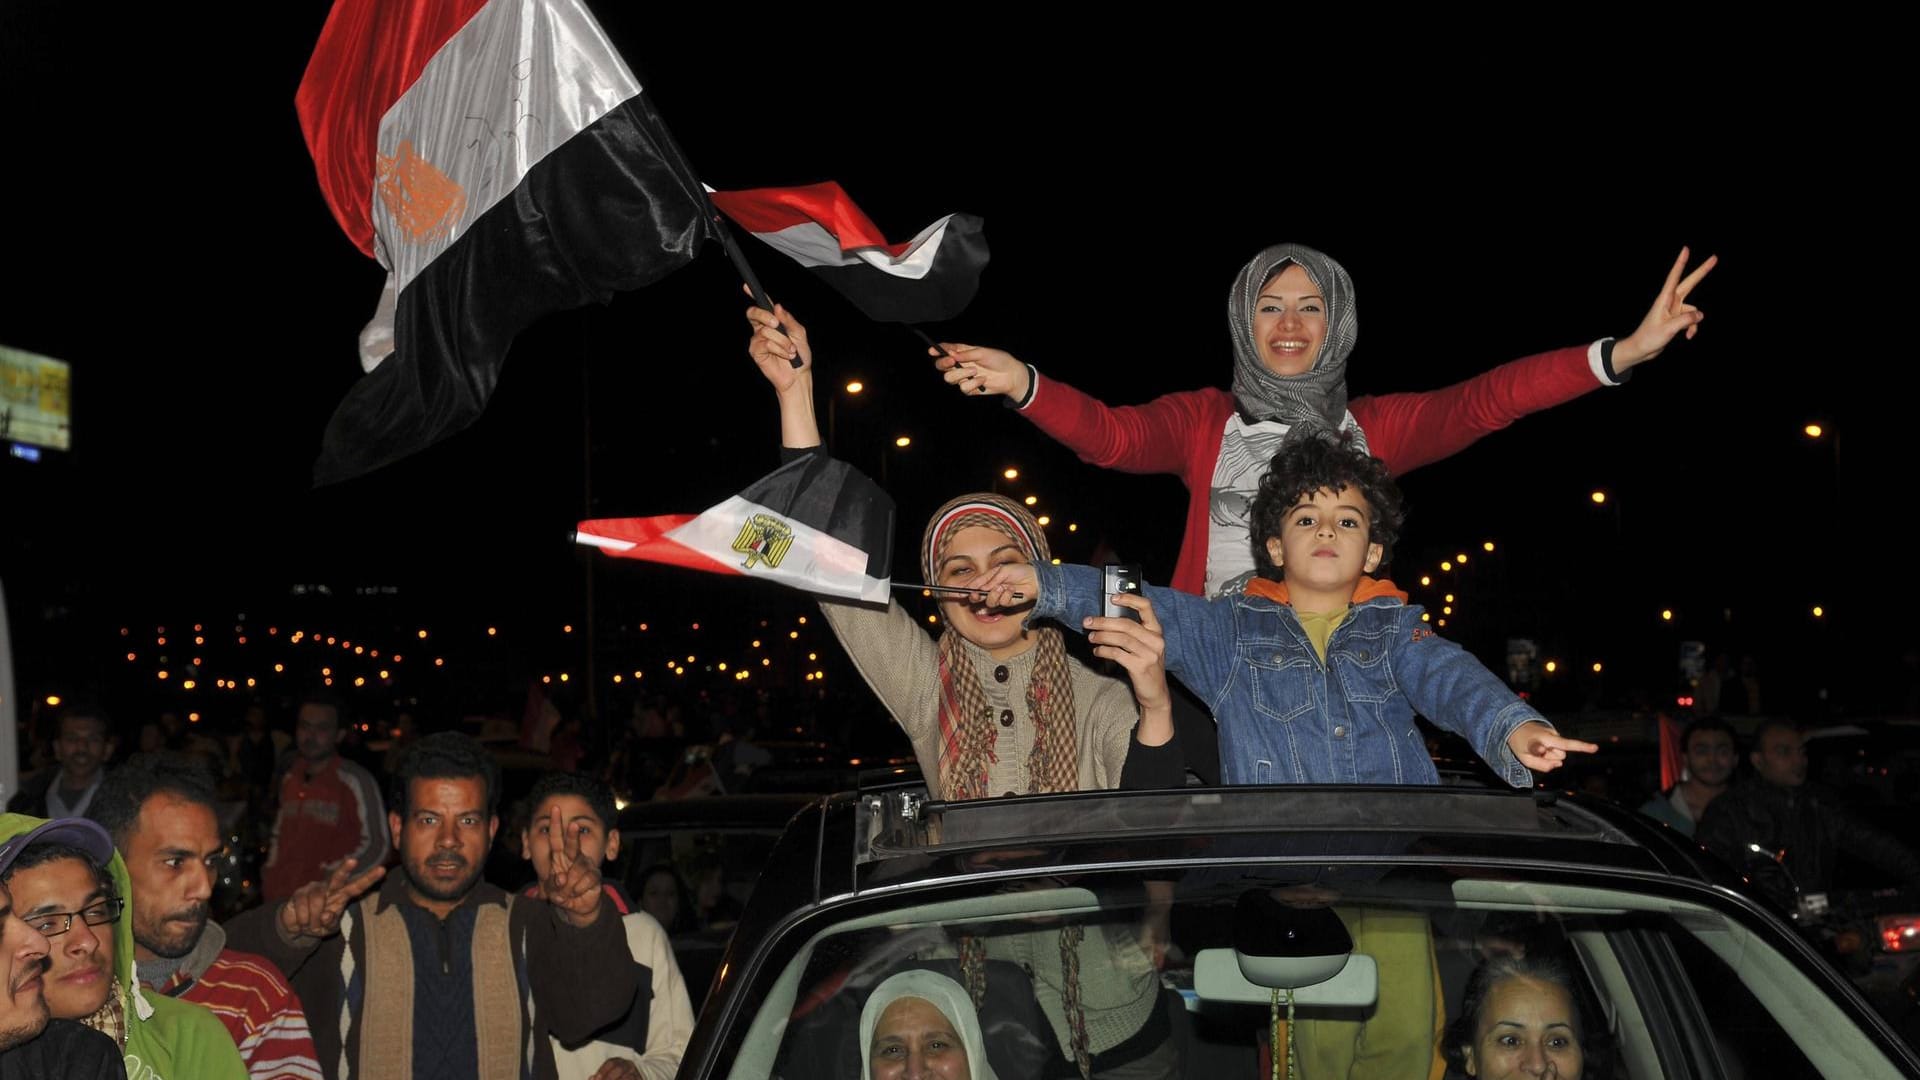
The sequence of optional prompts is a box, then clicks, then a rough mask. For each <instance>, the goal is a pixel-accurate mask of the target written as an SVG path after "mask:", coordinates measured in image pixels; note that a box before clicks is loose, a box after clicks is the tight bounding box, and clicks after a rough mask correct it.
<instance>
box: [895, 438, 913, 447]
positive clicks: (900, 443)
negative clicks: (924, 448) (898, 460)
mask: <svg viewBox="0 0 1920 1080" xmlns="http://www.w3.org/2000/svg"><path fill="white" fill-rule="evenodd" d="M893 445H895V446H897V447H899V448H900V449H902V450H905V449H906V448H907V447H909V446H912V445H913V439H912V438H911V437H910V436H906V435H902V436H900V437H899V438H897V439H895V440H893Z"/></svg>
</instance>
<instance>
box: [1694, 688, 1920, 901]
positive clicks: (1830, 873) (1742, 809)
mask: <svg viewBox="0 0 1920 1080" xmlns="http://www.w3.org/2000/svg"><path fill="white" fill-rule="evenodd" d="M1747 757H1748V760H1750V761H1751V762H1752V763H1753V772H1754V775H1753V778H1752V779H1751V780H1748V781H1746V782H1745V783H1741V784H1736V785H1734V787H1733V789H1732V790H1730V791H1728V792H1727V793H1726V794H1725V795H1722V796H1720V797H1719V798H1717V799H1715V800H1713V802H1711V803H1709V804H1708V805H1707V809H1706V813H1704V814H1703V815H1701V818H1700V826H1699V828H1697V829H1695V830H1694V834H1693V838H1694V839H1695V840H1697V841H1699V842H1700V844H1701V845H1702V846H1704V847H1705V848H1706V849H1707V850H1708V851H1711V852H1713V853H1714V854H1715V855H1718V856H1720V857H1721V858H1722V859H1725V860H1726V861H1727V862H1728V863H1729V864H1731V865H1732V866H1733V867H1734V868H1735V869H1741V868H1744V867H1747V866H1749V865H1752V863H1753V860H1754V859H1755V858H1756V856H1758V857H1759V858H1766V859H1776V858H1777V859H1778V860H1779V862H1780V864H1781V865H1782V866H1784V867H1785V868H1786V870H1787V872H1788V873H1789V874H1791V875H1792V878H1793V880H1792V883H1791V885H1790V886H1788V885H1785V884H1774V885H1771V887H1770V889H1769V891H1770V892H1772V894H1773V898H1774V899H1775V900H1776V901H1777V902H1779V903H1781V904H1782V906H1783V907H1785V908H1786V909H1787V910H1789V911H1791V910H1793V909H1794V900H1795V899H1796V898H1795V897H1792V896H1790V895H1788V893H1789V892H1791V890H1792V889H1793V888H1797V889H1798V890H1799V892H1800V893H1801V895H1803V896H1804V895H1806V894H1808V893H1821V892H1826V891H1827V890H1828V889H1831V888H1832V887H1833V881H1834V870H1835V868H1836V866H1837V864H1838V863H1839V859H1840V853H1841V852H1846V853H1847V854H1849V855H1852V856H1855V857H1856V858H1859V859H1862V860H1864V861H1866V862H1868V863H1870V864H1872V865H1873V866H1876V867H1878V868H1880V869H1881V870H1884V871H1886V872H1887V873H1888V874H1890V875H1892V876H1894V877H1897V878H1898V879H1899V880H1901V881H1902V882H1904V883H1906V884H1907V885H1908V886H1909V887H1920V857H1917V856H1915V854H1914V853H1913V852H1912V851H1911V850H1909V849H1908V848H1907V847H1906V846H1905V845H1904V844H1902V843H1900V842H1899V841H1898V840H1895V839H1894V838H1892V837H1890V836H1888V835H1886V834H1885V833H1883V832H1881V831H1879V830H1878V829H1875V828H1873V827H1871V826H1869V825H1867V824H1866V823H1865V822H1863V821H1861V820H1859V819H1858V818H1856V817H1854V816H1853V815H1852V814H1849V813H1847V812H1846V811H1845V810H1844V809H1842V808H1841V807H1840V804H1839V803H1838V802H1836V801H1835V799H1834V797H1833V795H1832V794H1831V793H1829V792H1826V791H1822V790H1820V789H1818V788H1816V787H1814V786H1812V785H1809V784H1808V783H1807V746H1806V739H1805V738H1804V737H1802V735H1801V734H1800V729H1799V728H1797V727H1795V726H1794V725H1793V724H1792V723H1791V722H1789V721H1786V720H1768V721H1766V722H1764V723H1762V724H1761V725H1760V727H1759V729H1758V730H1756V731H1755V732H1754V734H1753V751H1752V752H1751V753H1750V754H1748V755H1747ZM1755 847H1758V848H1759V849H1760V850H1759V851H1758V852H1755V851H1754V850H1753V849H1754V848H1755ZM1755 880H1756V881H1757V882H1759V883H1760V884H1761V886H1762V887H1763V888H1769V879H1767V878H1764V877H1760V878H1756V879H1755Z"/></svg>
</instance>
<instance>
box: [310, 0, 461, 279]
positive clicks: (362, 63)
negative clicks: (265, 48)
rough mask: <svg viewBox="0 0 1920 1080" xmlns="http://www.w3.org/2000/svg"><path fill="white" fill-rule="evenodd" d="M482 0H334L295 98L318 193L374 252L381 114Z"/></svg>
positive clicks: (349, 234) (350, 231)
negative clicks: (310, 155) (406, 0)
mask: <svg viewBox="0 0 1920 1080" xmlns="http://www.w3.org/2000/svg"><path fill="white" fill-rule="evenodd" d="M485 6H487V0H413V2H411V3H405V2H395V0H335V3H334V5H333V11H332V13H331V14H329V15H328V16H327V25H326V26H325V27H323V28H322V29H321V31H320V40H319V42H318V43H317V44H316V45H315V46H314V49H313V59H312V60H309V61H308V62H307V73H306V75H304V76H303V77H302V78H301V80H300V89H299V91H298V92H297V93H296V94H295V95H294V98H293V102H294V108H295V109H296V110H298V111H299V113H300V128H301V130H302V131H304V132H305V133H306V137H307V151H308V152H309V153H311V154H312V155H313V164H314V171H315V172H316V173H318V174H319V178H320V193H321V194H322V195H323V196H324V197H325V198H326V200H327V206H328V207H329V208H331V209H332V210H333V216H334V219H335V220H336V221H338V222H339V223H340V227H341V228H342V229H344V230H346V233H347V237H348V239H350V240H352V241H353V242H354V245H355V246H357V247H358V248H359V249H360V250H361V251H364V252H366V253H367V254H368V255H372V254H373V184H374V179H375V173H376V170H377V165H376V163H375V157H376V156H377V153H378V145H379V137H380V118H381V117H383V116H385V115H386V114H387V110H388V109H390V108H392V107H393V103H394V102H396V101H399V100H400V97H401V95H403V94H405V93H406V92H407V89H408V88H409V87H411V86H412V85H413V84H414V82H415V81H416V80H418V79H419V78H420V73H421V72H423V71H425V70H426V67H427V63H428V61H430V60H432V59H433V57H434V55H435V54H436V53H438V52H439V51H440V47H441V46H443V45H445V44H446V43H447V42H448V41H450V40H451V39H452V38H453V36H454V35H455V34H457V33H459V32H460V28H461V27H463V26H465V25H466V24H467V21H468V20H469V19H471V18H473V16H474V14H475V13H476V12H478V11H479V10H480V9H481V8H483V7H485Z"/></svg>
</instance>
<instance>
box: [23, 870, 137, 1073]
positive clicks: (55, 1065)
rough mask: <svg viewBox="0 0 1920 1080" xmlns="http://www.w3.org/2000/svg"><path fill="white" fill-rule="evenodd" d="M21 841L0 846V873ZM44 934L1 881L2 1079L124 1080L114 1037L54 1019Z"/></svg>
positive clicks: (69, 1021) (46, 944)
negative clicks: (47, 991)
mask: <svg viewBox="0 0 1920 1080" xmlns="http://www.w3.org/2000/svg"><path fill="white" fill-rule="evenodd" d="M21 847H24V845H11V846H9V847H7V848H3V849H0V876H4V875H5V874H6V871H7V869H8V867H9V866H11V865H12V864H11V862H10V861H9V856H10V855H11V854H13V853H15V852H17V851H19V850H20V848H21ZM48 949H49V945H48V942H47V938H46V936H45V935H43V934H41V933H40V931H38V930H35V929H34V928H33V927H31V926H28V925H27V922H26V920H25V919H22V918H21V917H20V913H19V912H17V911H15V910H14V908H13V896H12V894H11V893H9V892H8V891H7V887H6V886H5V885H0V1080H39V1078H40V1077H47V1076H61V1077H72V1078H73V1080H126V1075H127V1070H126V1069H125V1068H124V1067H123V1066H122V1065H121V1063H120V1048H119V1047H117V1046H115V1045H113V1040H112V1039H109V1038H108V1037H107V1036H105V1035H103V1034H101V1033H100V1032H98V1031H94V1030H92V1029H90V1028H87V1027H84V1026H82V1025H80V1024H76V1023H74V1022H73V1021H71V1020H53V1019H51V1018H50V1017H49V1014H48V1011H47V1002H46V997H45V989H46V973H47V967H48V961H47V953H48Z"/></svg>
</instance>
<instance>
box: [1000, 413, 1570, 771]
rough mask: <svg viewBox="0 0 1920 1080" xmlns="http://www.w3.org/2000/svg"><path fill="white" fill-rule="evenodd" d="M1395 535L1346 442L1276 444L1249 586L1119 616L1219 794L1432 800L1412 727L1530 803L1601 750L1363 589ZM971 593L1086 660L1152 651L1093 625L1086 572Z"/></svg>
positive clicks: (1023, 572) (1391, 599)
mask: <svg viewBox="0 0 1920 1080" xmlns="http://www.w3.org/2000/svg"><path fill="white" fill-rule="evenodd" d="M1401 519H1402V509H1401V499H1400V492H1399V489H1398V488H1397V487H1396V486H1395V485H1394V483H1393V481H1392V480H1391V479H1390V478H1389V477H1388V476H1387V471H1386V467H1385V466H1384V465H1382V464H1381V462H1380V461H1379V460H1378V459H1376V458H1371V457H1368V456H1366V455H1365V454H1363V453H1360V452H1358V451H1356V450H1354V449H1353V448H1352V446H1351V444H1350V442H1349V440H1348V438H1347V437H1346V436H1344V435H1341V436H1333V435H1325V434H1310V435H1305V436H1303V437H1298V438H1293V439H1289V440H1288V441H1287V442H1286V443H1285V444H1284V445H1283V446H1282V447H1281V449H1280V451H1279V452H1278V453H1276V454H1275V455H1274V458H1273V462H1272V464H1271V465H1270V466H1269V468H1268V471H1267V475H1266V476H1265V477H1264V478H1263V479H1262V480H1261V482H1260V491H1259V494H1258V495H1257V496H1256V497H1255V498H1254V501H1253V510H1252V515H1251V522H1250V524H1251V526H1252V528H1251V530H1250V531H1251V533H1252V536H1253V537H1254V538H1255V539H1254V561H1255V563H1256V565H1258V567H1259V570H1258V576H1257V577H1253V578H1250V579H1248V580H1247V581H1246V582H1245V584H1244V586H1242V587H1241V588H1238V589H1236V588H1233V587H1229V588H1228V589H1227V591H1226V592H1225V593H1224V594H1223V595H1221V596H1220V597H1219V598H1218V599H1214V600H1207V599H1204V598H1202V597H1198V596H1193V595H1191V594H1188V593H1183V592H1178V591H1175V590H1173V589H1166V588H1159V587H1155V586H1148V587H1146V589H1145V590H1144V598H1142V597H1138V596H1126V595H1123V596H1120V597H1117V598H1116V599H1115V603H1117V604H1120V605H1122V606H1125V607H1130V608H1133V609H1134V610H1136V611H1138V612H1139V614H1140V618H1141V623H1142V625H1143V626H1145V627H1146V628H1147V629H1148V630H1150V631H1153V632H1154V633H1150V634H1147V635H1145V637H1147V638H1148V639H1149V640H1150V641H1151V640H1152V639H1154V638H1155V637H1156V635H1158V636H1159V638H1160V640H1161V641H1163V642H1164V645H1163V647H1164V651H1165V658H1166V668H1167V670H1168V671H1169V672H1172V673H1173V674H1174V675H1176V676H1178V677H1179V678H1180V680H1181V681H1182V682H1184V683H1186V684H1187V686H1188V687H1189V688H1191V689H1192V690H1193V691H1194V692H1195V693H1196V694H1198V695H1199V696H1200V698H1201V700H1203V701H1205V702H1206V703H1207V705H1208V707H1209V708H1211V709H1212V711H1213V715H1214V720H1215V722H1216V723H1217V724H1218V727H1219V738H1220V772H1221V777H1222V779H1223V781H1224V782H1226V783H1229V784H1290V783H1291V784H1436V783H1439V781H1440V775H1439V773H1438V771H1437V770H1435V768H1434V765H1433V759H1432V757H1430V756H1429V755H1428V753H1427V747H1426V742H1425V740H1424V739H1423V738H1422V737H1421V735H1420V731H1419V729H1418V728H1417V727H1416V726H1415V725H1414V720H1413V717H1414V713H1416V712H1418V713H1419V714H1420V715H1422V716H1425V717H1426V718H1427V719H1428V720H1429V721H1431V722H1433V723H1434V724H1436V725H1438V726H1440V727H1443V728H1446V729H1447V730H1449V731H1453V732H1456V733H1458V734H1460V735H1462V736H1464V737H1465V738H1466V739H1467V740H1468V741H1469V742H1471V743H1472V744H1473V747H1474V749H1475V750H1476V751H1477V752H1478V753H1479V754H1480V756H1481V757H1482V758H1484V759H1486V761H1487V763H1488V764H1489V765H1491V766H1493V769H1494V771H1495V772H1497V773H1499V774H1500V775H1501V776H1502V777H1503V778H1505V779H1506V781H1507V782H1508V783H1509V784H1512V785H1513V786H1515V787H1531V786H1532V784H1533V777H1532V776H1531V775H1530V774H1529V773H1528V770H1529V769H1533V770H1536V771H1539V772H1547V771H1550V770H1552V769H1555V768H1558V767H1559V766H1560V765H1561V764H1562V763H1563V762H1564V761H1565V760H1566V756H1567V754H1568V753H1569V752H1579V753H1592V752H1593V751H1595V750H1597V749H1598V747H1596V746H1594V745H1593V744H1592V743H1585V742H1579V741H1577V740H1574V739H1567V738H1563V737H1561V736H1560V735H1559V734H1557V733H1556V732H1555V731H1554V729H1553V726H1552V725H1550V724H1548V723H1547V721H1546V720H1545V719H1544V718H1543V717H1541V715H1540V714H1539V713H1538V712H1535V711H1534V709H1533V707H1532V706H1530V705H1528V704H1527V703H1526V702H1524V701H1522V700H1520V699H1519V698H1518V697H1517V696H1515V695H1514V693H1513V691H1511V690H1509V689H1508V688H1507V686H1506V684H1505V683H1503V682H1501V681H1500V679H1499V678H1497V677H1496V676H1495V675H1494V674H1493V673H1492V672H1490V671H1488V670H1487V669H1486V668H1485V667H1484V666H1483V665H1482V664H1481V663H1480V662H1479V661H1478V660H1476V659H1474V657H1473V656H1472V655H1471V654H1470V653H1468V652H1467V651H1466V650H1464V649H1462V648H1460V646H1458V645H1456V644H1454V643H1453V642H1450V641H1448V640H1446V639H1445V638H1442V637H1440V636H1438V635H1437V634H1435V633H1434V632H1433V630H1432V629H1431V628H1430V627H1429V626H1428V625H1427V624H1426V623H1425V622H1424V621H1422V619H1421V609H1420V608H1419V607H1418V606H1415V605H1411V604H1408V603H1407V595H1406V594H1405V593H1403V592H1401V591H1400V590H1399V589H1397V588H1395V587H1394V586H1393V583H1392V582H1390V581H1387V580H1385V579H1378V580H1376V579H1374V578H1371V577H1368V576H1367V575H1368V574H1369V573H1371V572H1372V571H1374V570H1375V569H1377V568H1378V567H1380V566H1382V565H1384V564H1385V563H1386V562H1387V559H1388V556H1389V555H1390V554H1391V551H1392V547H1393V542H1394V540H1395V538H1396V536H1397V534H1398V532H1399V528H1400V523H1401ZM979 585H980V591H981V593H982V595H983V596H984V598H985V601H986V603H985V605H984V606H986V607H1002V608H1004V607H1016V606H1020V605H1023V604H1026V603H1028V602H1031V603H1032V605H1033V606H1032V610H1031V612H1030V613H1029V616H1030V617H1032V618H1045V619H1053V620H1055V621H1057V622H1059V623H1061V624H1062V625H1065V626H1078V627H1081V628H1083V629H1084V630H1085V631H1086V632H1087V635H1088V640H1089V641H1090V642H1092V644H1093V645H1094V650H1093V651H1094V653H1095V654H1096V655H1099V656H1103V657H1108V658H1119V657H1120V655H1121V653H1122V652H1123V651H1125V650H1127V649H1129V648H1133V649H1138V648H1142V647H1151V645H1148V646H1142V645H1141V644H1140V643H1139V641H1140V635H1138V634H1136V635H1133V636H1131V637H1129V636H1127V635H1124V634H1119V633H1114V632H1113V631H1114V630H1115V629H1116V628H1117V626H1118V625H1119V623H1120V620H1117V619H1109V618H1103V617H1101V615H1100V612H1101V607H1102V604H1101V601H1102V597H1101V594H1100V587H1101V573H1100V571H1099V570H1097V569H1095V568H1093V567H1089V566H1050V565H1039V566H1030V565H1025V564H1020V565H1009V566H1003V567H1000V568H998V569H996V570H995V571H994V572H993V573H991V574H989V575H987V576H986V577H985V578H983V579H982V580H981V581H980V582H979ZM1015 594H1019V596H1020V599H1015V598H1014V597H1015ZM1162 618H1164V620H1165V624H1164V629H1163V628H1162V623H1161V619H1162Z"/></svg>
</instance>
